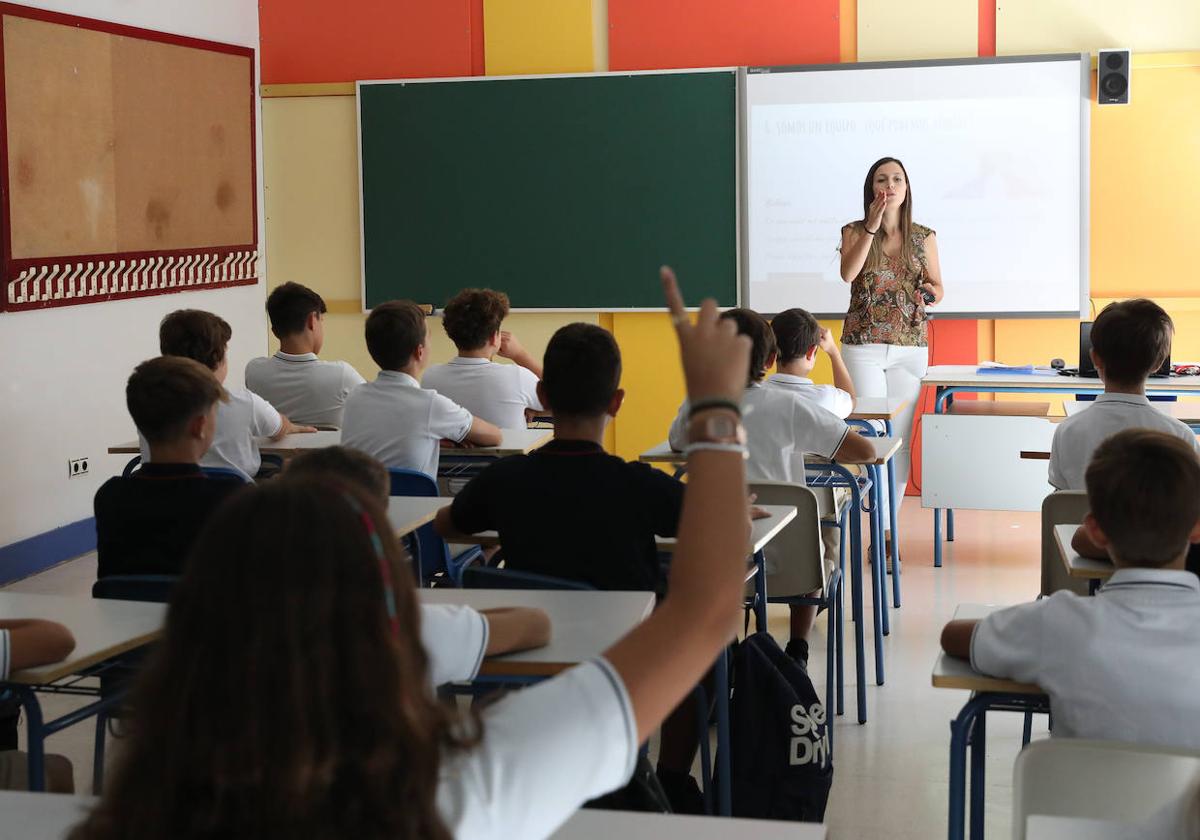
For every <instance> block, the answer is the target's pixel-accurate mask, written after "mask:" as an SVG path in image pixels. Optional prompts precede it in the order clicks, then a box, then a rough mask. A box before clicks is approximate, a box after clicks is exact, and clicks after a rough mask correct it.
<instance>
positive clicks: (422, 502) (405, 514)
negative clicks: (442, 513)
mask: <svg viewBox="0 0 1200 840" xmlns="http://www.w3.org/2000/svg"><path fill="white" fill-rule="evenodd" d="M453 501H454V499H453V498H450V497H448V496H390V497H389V498H388V509H387V517H388V522H389V523H391V526H392V530H393V531H395V532H396V536H398V537H402V536H404V535H405V534H408V533H411V532H413V531H415V530H417V529H418V528H420V527H421V526H422V525H426V524H428V523H430V522H432V521H433V518H434V517H435V516H437V512H438V511H439V510H441V509H442V508H444V507H445V506H446V505H448V504H450V503H451V502H453Z"/></svg>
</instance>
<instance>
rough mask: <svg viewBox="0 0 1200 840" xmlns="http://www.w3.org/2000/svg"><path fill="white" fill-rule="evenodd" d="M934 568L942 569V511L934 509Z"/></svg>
mask: <svg viewBox="0 0 1200 840" xmlns="http://www.w3.org/2000/svg"><path fill="white" fill-rule="evenodd" d="M933 567H934V568H935V569H940V568H941V567H942V510H941V508H934V509H933Z"/></svg>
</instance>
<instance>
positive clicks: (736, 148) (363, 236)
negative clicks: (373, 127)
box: [355, 66, 745, 313]
mask: <svg viewBox="0 0 1200 840" xmlns="http://www.w3.org/2000/svg"><path fill="white" fill-rule="evenodd" d="M697 74H728V75H729V76H730V77H731V81H732V85H733V102H732V108H733V111H732V115H731V116H732V120H733V134H732V138H731V139H732V140H733V161H732V166H731V173H730V174H731V178H732V185H733V224H732V228H731V230H730V232H729V236H730V241H731V244H732V247H733V265H732V271H733V277H732V280H731V283H730V286H729V293H730V298H729V299H727V300H722V301H720V305H721V307H722V308H726V307H729V306H740V305H741V301H742V295H743V288H744V283H743V277H742V270H743V269H742V267H743V265H744V263H745V259H744V255H743V248H744V242H745V236H744V230H743V228H744V219H743V207H744V188H743V182H742V176H743V158H744V154H743V149H742V141H743V127H742V120H743V114H742V112H743V108H742V101H741V96H742V92H743V89H744V81H743V80H744V75H745V68H744V67H736V66H729V67H696V68H679V69H667V70H636V71H613V72H601V73H556V74H525V75H511V76H458V77H437V78H416V79H372V80H359V81H357V82H356V83H355V109H356V121H357V145H358V168H359V171H358V187H359V258H360V267H359V292H360V299H361V301H362V310H363V312H364V313H368V312H370V306H369V305H368V302H369V300H370V295H369V293H368V288H367V218H366V196H365V193H366V189H365V180H364V178H365V174H364V155H363V109H362V89H363V88H364V87H368V86H377V85H422V84H446V83H459V82H472V83H483V84H486V83H488V82H505V81H515V80H539V79H570V78H596V77H631V76H664V75H697ZM653 277H654V269H653V267H650V268H649V269H648V271H647V280H648V282H652V279H653ZM680 279H681V282H682V285H683V286H684V291H685V295H686V292H687V278H686V276H681V278H680ZM417 302H418V303H422V304H432V306H433V307H434V308H435V310H436V308H437V307H439V306H440V305H441V304H442V301H432V302H431V301H417ZM688 303H689V304H690V305H689V307H688V308H689V309H694V308H695V307H696V306H698V305H699V300H689V301H688ZM510 311H512V312H518V313H521V312H528V313H555V312H563V313H571V312H580V313H583V312H651V313H654V312H666V311H667V310H666V307H665V306H630V307H617V306H579V307H572V306H546V307H520V306H517V307H513V308H512V309H511V310H510Z"/></svg>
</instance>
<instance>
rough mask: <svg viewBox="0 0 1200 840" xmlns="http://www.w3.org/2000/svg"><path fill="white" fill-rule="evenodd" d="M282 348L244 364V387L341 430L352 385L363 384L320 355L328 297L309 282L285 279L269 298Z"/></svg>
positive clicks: (303, 419)
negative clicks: (310, 286) (318, 292)
mask: <svg viewBox="0 0 1200 840" xmlns="http://www.w3.org/2000/svg"><path fill="white" fill-rule="evenodd" d="M267 315H268V317H269V318H270V319H271V332H273V333H275V337H276V338H278V339H279V351H278V352H277V353H276V354H275V355H274V356H270V357H266V356H264V357H260V358H257V359H251V360H250V361H249V362H247V363H246V387H247V388H249V389H250V390H251V391H253V392H254V393H256V394H258V395H259V396H260V397H262V398H263V399H264V400H266V401H267V402H269V403H270V404H271V405H273V406H275V408H276V409H278V410H279V411H282V412H285V413H286V414H287V416H288V417H290V418H292V420H294V421H295V422H297V423H308V424H310V425H313V426H332V427H334V428H341V425H342V406H343V405H344V404H345V402H346V397H347V396H349V394H350V389H351V388H354V387H355V386H357V385H361V384H363V381H364V380H363V378H362V377H361V376H359V373H358V371H356V370H355V369H354V368H353V367H351V366H350V365H349V364H347V363H346V362H326V361H323V360H321V359H318V358H317V354H318V353H320V352H321V346H322V345H323V344H324V343H325V301H324V300H322V299H321V296H320V295H319V294H317V293H316V292H314V291H313V290H312V289H310V288H308V287H307V286H301V285H300V284H299V283H284V284H283V285H282V286H279V287H277V288H276V289H275V291H273V292H271V294H270V296H269V297H268V298H267Z"/></svg>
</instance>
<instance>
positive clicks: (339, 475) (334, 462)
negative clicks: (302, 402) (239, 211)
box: [283, 446, 392, 505]
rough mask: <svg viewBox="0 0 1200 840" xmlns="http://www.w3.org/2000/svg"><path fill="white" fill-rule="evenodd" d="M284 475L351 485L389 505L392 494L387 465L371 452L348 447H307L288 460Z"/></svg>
mask: <svg viewBox="0 0 1200 840" xmlns="http://www.w3.org/2000/svg"><path fill="white" fill-rule="evenodd" d="M283 477H284V478H311V479H316V480H326V481H329V480H333V481H335V482H342V483H344V484H351V485H353V486H355V487H357V488H359V489H360V490H362V491H363V492H364V493H368V494H370V496H371V497H372V498H374V499H377V500H378V501H380V502H381V503H383V504H385V505H386V504H387V500H388V496H389V495H391V484H392V481H391V477H390V476H389V475H388V471H387V467H385V466H384V465H383V464H381V463H379V462H378V461H376V460H375V459H374V458H372V457H371V456H370V455H368V454H367V453H365V452H362V451H360V450H358V449H351V448H349V447H347V446H324V447H321V448H320V449H306V450H304V451H303V452H301V453H300V454H299V455H297V456H296V457H295V458H292V460H290V461H289V462H288V465H287V467H286V468H285V469H284V471H283Z"/></svg>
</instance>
